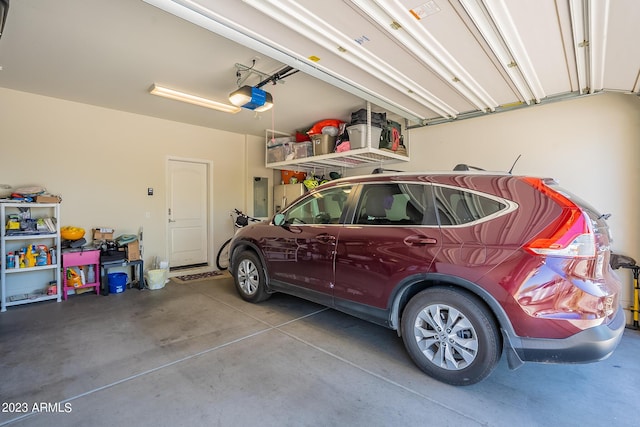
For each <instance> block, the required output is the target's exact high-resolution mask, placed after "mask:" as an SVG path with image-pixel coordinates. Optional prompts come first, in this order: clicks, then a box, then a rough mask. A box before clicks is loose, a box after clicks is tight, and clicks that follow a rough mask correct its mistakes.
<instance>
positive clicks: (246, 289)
mask: <svg viewBox="0 0 640 427" xmlns="http://www.w3.org/2000/svg"><path fill="white" fill-rule="evenodd" d="M234 261H235V262H234V263H233V279H234V281H235V282H236V290H237V291H238V294H240V296H241V297H242V299H244V300H245V301H249V302H254V303H257V302H262V301H264V300H266V299H268V298H269V296H270V295H269V293H268V292H267V290H266V288H265V284H266V283H265V282H266V279H265V274H264V269H263V268H262V263H261V262H260V258H258V256H257V255H256V254H255V253H254V252H252V251H243V252H241V253H240V254H238V255H237V258H236V259H235V260H234Z"/></svg>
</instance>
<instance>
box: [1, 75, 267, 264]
mask: <svg viewBox="0 0 640 427" xmlns="http://www.w3.org/2000/svg"><path fill="white" fill-rule="evenodd" d="M0 100H1V101H0V183H3V184H9V185H12V186H14V187H18V186H22V185H32V184H37V185H43V186H45V187H46V189H47V190H48V191H50V192H52V193H55V194H61V195H62V198H63V202H62V206H61V219H62V221H61V223H62V225H76V226H79V227H83V228H85V229H86V230H90V229H91V228H93V227H96V226H107V227H113V228H115V229H116V235H119V234H125V233H136V232H137V231H138V229H139V227H141V226H142V227H144V247H145V259H147V260H151V259H153V258H152V257H154V256H158V257H160V258H162V259H166V258H167V253H166V251H167V249H166V226H167V216H166V215H165V212H166V210H165V209H166V206H167V205H166V197H167V194H166V191H165V189H166V164H167V159H168V158H170V157H171V158H183V159H201V160H208V161H211V162H213V194H214V196H213V206H214V212H213V222H214V224H213V225H214V227H213V230H214V233H213V238H214V246H215V248H214V251H216V250H217V247H218V246H219V245H220V244H221V243H222V242H223V241H224V240H226V239H227V238H228V237H230V236H231V233H232V232H233V229H232V224H231V222H230V219H229V216H228V212H229V210H230V209H231V208H233V207H238V208H240V209H245V207H246V198H247V186H246V185H245V177H246V176H247V172H246V168H247V165H248V164H249V163H248V161H247V160H246V158H247V156H246V152H247V149H246V146H247V143H248V142H247V139H250V138H245V136H244V135H240V134H234V133H229V132H223V131H218V130H213V129H208V128H203V127H197V126H192V125H186V124H182V123H177V122H171V121H167V120H160V119H155V118H151V117H146V116H141V115H136V114H130V113H125V112H120V111H115V110H109V109H104V108H99V107H94V106H90V105H85V104H79V103H74V102H68V101H63V100H59V99H54V98H48V97H43V96H38V95H33V94H28V93H24V92H17V91H12V90H7V89H2V88H0ZM212 114H215V113H212ZM253 144H254V145H255V144H256V142H255V141H254V142H253ZM252 149H253V148H252ZM262 165H264V161H262ZM148 187H153V189H154V195H153V196H147V188H148ZM147 213H148V216H149V217H148V218H147ZM213 257H214V258H212V259H213V260H214V261H215V253H214V254H213Z"/></svg>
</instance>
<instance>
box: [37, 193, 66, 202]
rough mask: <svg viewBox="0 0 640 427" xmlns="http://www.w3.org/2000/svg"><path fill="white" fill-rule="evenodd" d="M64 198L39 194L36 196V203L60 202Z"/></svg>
mask: <svg viewBox="0 0 640 427" xmlns="http://www.w3.org/2000/svg"><path fill="white" fill-rule="evenodd" d="M61 201H62V198H61V197H60V196H52V195H39V196H36V203H60V202H61Z"/></svg>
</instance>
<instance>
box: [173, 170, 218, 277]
mask: <svg viewBox="0 0 640 427" xmlns="http://www.w3.org/2000/svg"><path fill="white" fill-rule="evenodd" d="M168 175H169V207H168V221H169V232H168V236H169V242H168V247H169V265H170V267H171V268H178V267H187V266H194V267H196V266H202V265H206V264H207V263H208V260H209V252H208V248H209V246H210V245H209V244H208V239H209V221H208V220H207V218H208V217H209V215H208V206H209V202H208V195H209V175H210V165H209V164H208V163H205V162H198V161H187V160H176V159H170V160H169V163H168Z"/></svg>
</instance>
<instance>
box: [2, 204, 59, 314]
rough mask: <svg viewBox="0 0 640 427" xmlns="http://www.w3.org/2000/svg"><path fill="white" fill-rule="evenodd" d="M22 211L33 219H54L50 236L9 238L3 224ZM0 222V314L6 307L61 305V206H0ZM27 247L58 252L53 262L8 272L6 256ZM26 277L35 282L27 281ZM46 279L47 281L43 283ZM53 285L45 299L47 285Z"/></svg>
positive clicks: (9, 269)
mask: <svg viewBox="0 0 640 427" xmlns="http://www.w3.org/2000/svg"><path fill="white" fill-rule="evenodd" d="M21 208H28V209H30V210H31V215H32V217H33V218H45V217H52V218H55V219H56V222H55V224H56V230H55V232H53V233H49V232H42V233H39V234H32V233H24V234H15V235H8V234H7V230H6V229H5V227H4V224H6V222H7V218H8V215H10V214H12V213H17V212H19V211H20V209H21ZM0 218H2V221H3V228H2V232H0V255H1V256H2V258H0V263H1V264H2V265H1V267H0V311H2V312H4V311H7V307H10V306H14V305H20V304H28V303H32V302H39V301H47V300H57V301H58V302H60V301H61V295H62V292H61V287H62V286H61V285H62V283H61V281H60V253H59V250H60V242H61V241H60V225H59V224H60V204H59V203H15V202H9V203H5V202H0ZM30 244H36V245H37V244H41V245H44V244H46V246H47V247H55V248H56V251H57V252H58V256H57V257H56V262H55V263H53V262H52V263H51V264H47V265H41V266H33V267H25V268H20V267H19V266H16V268H7V253H9V252H12V251H15V250H18V249H19V248H20V247H24V246H28V245H30ZM27 276H29V277H32V278H33V279H34V280H28V278H27ZM18 277H19V278H18ZM47 278H48V280H46V279H47ZM53 281H55V283H56V285H57V287H56V293H55V294H53V295H47V292H46V290H47V287H48V284H49V282H53Z"/></svg>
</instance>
